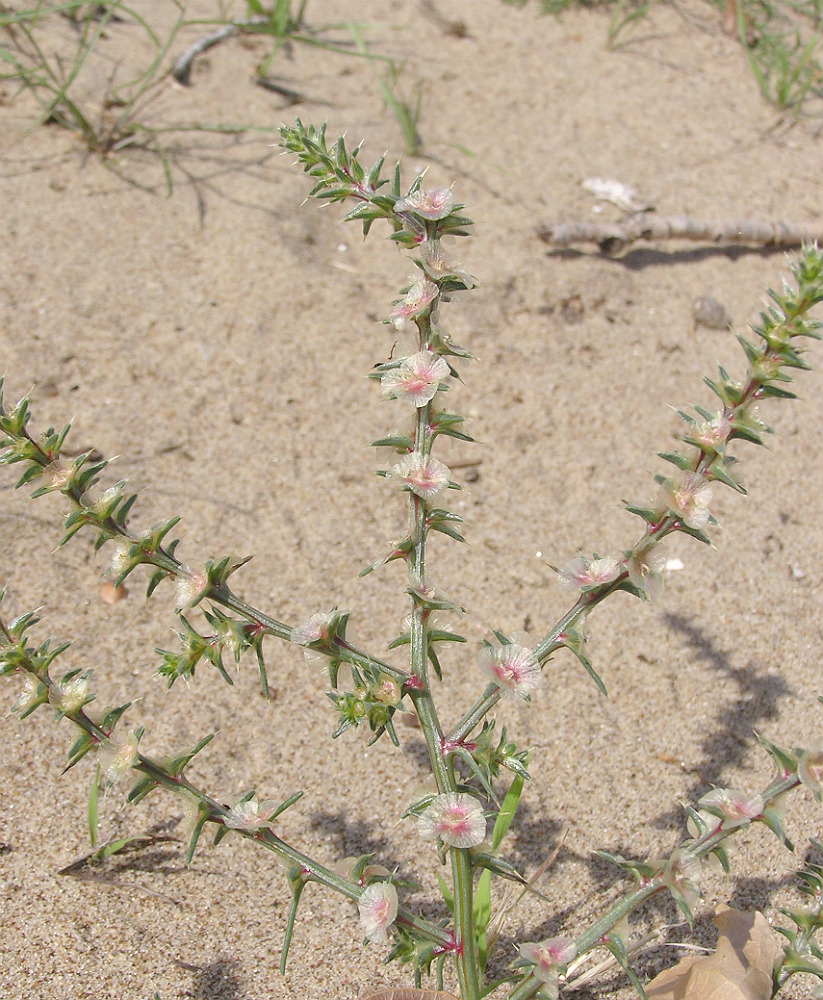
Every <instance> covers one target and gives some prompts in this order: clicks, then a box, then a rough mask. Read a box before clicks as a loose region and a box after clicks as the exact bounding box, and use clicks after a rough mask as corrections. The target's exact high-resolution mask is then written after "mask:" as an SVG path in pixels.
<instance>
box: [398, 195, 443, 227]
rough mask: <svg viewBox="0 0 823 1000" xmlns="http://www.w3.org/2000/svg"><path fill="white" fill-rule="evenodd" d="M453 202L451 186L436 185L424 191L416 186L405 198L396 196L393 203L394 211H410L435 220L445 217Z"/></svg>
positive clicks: (423, 217) (432, 220)
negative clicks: (396, 198) (415, 189)
mask: <svg viewBox="0 0 823 1000" xmlns="http://www.w3.org/2000/svg"><path fill="white" fill-rule="evenodd" d="M453 204H454V195H453V194H452V192H451V188H447V187H436V188H429V190H428V191H424V190H423V189H422V188H418V189H417V191H415V192H414V193H413V194H410V195H407V196H406V197H405V198H398V200H397V201H396V202H395V203H394V210H395V212H411V213H412V214H413V215H417V216H419V217H420V218H421V219H429V220H430V221H431V222H436V221H437V220H438V219H445V218H446V216H447V215H448V214H449V212H451V210H452V205H453Z"/></svg>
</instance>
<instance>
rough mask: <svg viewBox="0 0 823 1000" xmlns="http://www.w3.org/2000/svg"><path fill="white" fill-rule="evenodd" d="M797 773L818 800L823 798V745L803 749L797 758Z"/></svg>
mask: <svg viewBox="0 0 823 1000" xmlns="http://www.w3.org/2000/svg"><path fill="white" fill-rule="evenodd" d="M797 774H798V777H799V778H800V780H801V782H802V783H803V784H804V785H805V786H806V788H808V789H809V791H810V792H811V793H812V794H813V795H814V797H815V798H816V799H817V801H818V802H820V801H821V799H823V745H820V744H818V746H817V747H815V749H813V750H803V751H802V752H801V754H800V756H799V757H798V760H797Z"/></svg>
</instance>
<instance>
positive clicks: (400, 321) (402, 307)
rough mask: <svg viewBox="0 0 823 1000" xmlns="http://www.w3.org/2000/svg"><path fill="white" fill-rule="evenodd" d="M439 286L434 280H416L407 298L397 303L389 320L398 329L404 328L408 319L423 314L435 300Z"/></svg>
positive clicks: (407, 293)
mask: <svg viewBox="0 0 823 1000" xmlns="http://www.w3.org/2000/svg"><path fill="white" fill-rule="evenodd" d="M439 290H440V289H439V288H438V287H437V285H435V284H434V282H433V281H425V280H424V281H415V283H414V284H413V285H412V286H411V288H410V289H409V290H408V292H406V296H405V298H402V299H400V300H399V301H398V302H396V303H395V306H394V308H393V309H392V311H391V312H390V313H389V320H390V321H391V323H392V325H393V326H394V327H395V329H397V330H402V329H403V327H404V325H405V323H406V320H407V319H414V318H415V317H416V316H419V315H421V313H423V312H424V311H425V310H426V309H428V307H429V306H430V305H431V304H432V302H434V300H435V298H436V297H437V293H438V292H439Z"/></svg>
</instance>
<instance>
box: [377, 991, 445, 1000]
mask: <svg viewBox="0 0 823 1000" xmlns="http://www.w3.org/2000/svg"><path fill="white" fill-rule="evenodd" d="M360 1000H457V997H456V996H453V995H452V994H451V993H444V992H443V991H442V990H415V989H402V990H381V991H380V992H379V993H370V994H369V995H368V996H367V997H360Z"/></svg>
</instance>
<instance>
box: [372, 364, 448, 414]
mask: <svg viewBox="0 0 823 1000" xmlns="http://www.w3.org/2000/svg"><path fill="white" fill-rule="evenodd" d="M448 376H449V365H448V362H447V361H446V359H445V358H441V357H440V355H439V354H435V353H434V351H419V352H418V353H417V354H413V355H412V356H411V357H410V358H405V359H404V360H403V361H401V362H400V364H399V365H398V366H397V367H396V368H392V369H391V370H390V371H387V372H386V374H385V375H383V377H382V378H381V379H380V388H381V389H382V391H383V395H384V396H392V397H394V398H395V399H401V400H403V401H404V402H406V403H411V404H412V406H417V407H420V406H425V405H426V403H428V402H429V400H430V399H432V398H433V396H434V394H435V393H436V392H437V390H438V389H439V388H440V383H441V382H442V381H443V380H444V379H446V378H448Z"/></svg>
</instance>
